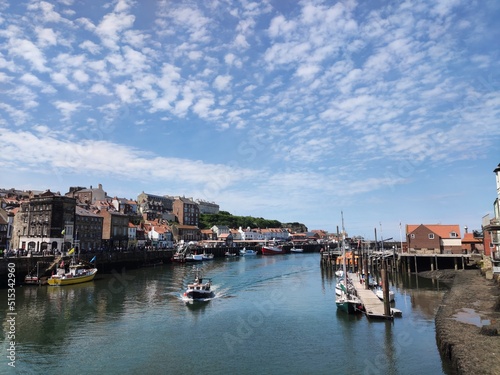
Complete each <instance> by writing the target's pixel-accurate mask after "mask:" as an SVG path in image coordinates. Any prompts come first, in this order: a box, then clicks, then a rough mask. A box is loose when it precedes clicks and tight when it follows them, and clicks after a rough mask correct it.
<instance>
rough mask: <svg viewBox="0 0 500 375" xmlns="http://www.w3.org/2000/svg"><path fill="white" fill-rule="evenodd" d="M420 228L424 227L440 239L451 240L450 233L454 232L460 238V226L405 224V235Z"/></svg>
mask: <svg viewBox="0 0 500 375" xmlns="http://www.w3.org/2000/svg"><path fill="white" fill-rule="evenodd" d="M420 226H423V227H426V228H427V229H428V230H429V231H431V232H433V233H434V234H437V235H438V236H439V237H441V238H452V237H451V236H450V233H452V232H455V233H456V234H457V237H461V236H460V226H459V225H458V224H450V225H442V224H407V225H406V234H410V233H412V232H414V231H415V230H416V229H417V228H419V227H420Z"/></svg>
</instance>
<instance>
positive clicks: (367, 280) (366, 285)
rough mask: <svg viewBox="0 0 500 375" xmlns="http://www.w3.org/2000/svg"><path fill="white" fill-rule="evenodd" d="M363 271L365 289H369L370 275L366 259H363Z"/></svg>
mask: <svg viewBox="0 0 500 375" xmlns="http://www.w3.org/2000/svg"><path fill="white" fill-rule="evenodd" d="M364 263H365V266H364V269H365V289H370V273H369V272H368V259H366V258H365V259H364Z"/></svg>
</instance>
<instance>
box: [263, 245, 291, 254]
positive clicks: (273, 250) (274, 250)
mask: <svg viewBox="0 0 500 375" xmlns="http://www.w3.org/2000/svg"><path fill="white" fill-rule="evenodd" d="M261 251H262V255H278V254H285V249H284V248H283V246H274V245H264V246H262V249H261Z"/></svg>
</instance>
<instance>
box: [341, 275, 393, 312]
mask: <svg viewBox="0 0 500 375" xmlns="http://www.w3.org/2000/svg"><path fill="white" fill-rule="evenodd" d="M347 275H348V277H349V279H350V280H351V281H352V285H354V288H355V289H356V294H357V295H358V297H359V299H360V300H361V303H362V304H363V306H364V307H365V314H366V316H367V317H368V318H377V319H392V318H393V317H394V316H400V315H401V310H398V309H395V308H392V307H391V315H390V316H387V315H385V314H384V313H385V309H384V302H383V301H381V300H380V299H379V298H378V297H377V296H376V295H375V293H373V291H372V290H371V289H365V285H364V284H361V283H360V282H359V279H358V275H357V274H355V273H350V272H349V273H348V274H347Z"/></svg>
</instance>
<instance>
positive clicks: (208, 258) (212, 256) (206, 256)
mask: <svg viewBox="0 0 500 375" xmlns="http://www.w3.org/2000/svg"><path fill="white" fill-rule="evenodd" d="M201 257H202V260H213V259H214V257H215V255H214V254H207V253H203V254H202V255H201Z"/></svg>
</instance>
